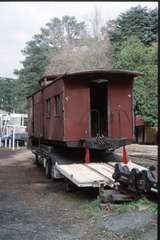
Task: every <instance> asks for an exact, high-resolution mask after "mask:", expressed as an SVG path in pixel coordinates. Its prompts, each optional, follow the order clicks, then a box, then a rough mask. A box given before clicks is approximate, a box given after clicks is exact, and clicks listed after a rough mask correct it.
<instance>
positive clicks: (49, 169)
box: [45, 159, 52, 179]
mask: <svg viewBox="0 0 160 240" xmlns="http://www.w3.org/2000/svg"><path fill="white" fill-rule="evenodd" d="M45 173H46V177H47V178H49V179H50V178H51V177H52V162H51V160H49V159H48V160H47V162H46V168H45Z"/></svg>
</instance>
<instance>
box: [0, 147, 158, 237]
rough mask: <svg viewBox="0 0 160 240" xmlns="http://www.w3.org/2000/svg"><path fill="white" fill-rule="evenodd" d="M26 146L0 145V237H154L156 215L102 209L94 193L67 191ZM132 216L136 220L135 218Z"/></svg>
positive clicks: (111, 208)
mask: <svg viewBox="0 0 160 240" xmlns="http://www.w3.org/2000/svg"><path fill="white" fill-rule="evenodd" d="M33 158H34V156H33V155H32V153H31V152H30V151H28V150H26V149H23V150H18V151H15V152H12V151H6V150H1V149H0V240H28V239H32V240H80V239H82V240H104V239H110V240H123V239H124V240H131V239H137V240H138V239H139V240H156V239H157V238H156V235H157V232H156V215H154V214H153V213H150V212H148V210H147V211H145V212H144V211H143V212H137V213H134V214H133V213H118V212H116V211H115V210H114V206H112V207H111V206H110V208H108V209H107V208H106V209H105V210H103V211H102V210H100V209H99V208H98V207H97V205H96V204H95V203H96V197H97V196H96V194H95V192H93V191H84V190H83V191H82V190H80V189H79V190H78V191H76V192H74V193H66V191H65V182H64V181H53V180H48V179H46V177H45V174H44V169H43V168H41V167H37V166H36V165H35V164H34V163H33ZM133 219H134V221H133Z"/></svg>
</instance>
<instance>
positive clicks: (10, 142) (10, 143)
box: [9, 138, 12, 148]
mask: <svg viewBox="0 0 160 240" xmlns="http://www.w3.org/2000/svg"><path fill="white" fill-rule="evenodd" d="M9 148H12V140H11V138H10V139H9Z"/></svg>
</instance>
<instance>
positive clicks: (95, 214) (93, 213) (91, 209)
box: [86, 199, 102, 226]
mask: <svg viewBox="0 0 160 240" xmlns="http://www.w3.org/2000/svg"><path fill="white" fill-rule="evenodd" d="M86 213H87V215H88V217H89V218H91V219H92V220H93V221H94V222H95V223H96V225H98V226H100V225H101V223H102V210H101V209H100V200H99V199H96V200H94V201H91V202H88V204H87V207H86Z"/></svg>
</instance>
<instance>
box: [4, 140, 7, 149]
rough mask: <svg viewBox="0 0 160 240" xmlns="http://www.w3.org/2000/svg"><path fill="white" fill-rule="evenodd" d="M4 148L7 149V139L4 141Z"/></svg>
mask: <svg viewBox="0 0 160 240" xmlns="http://www.w3.org/2000/svg"><path fill="white" fill-rule="evenodd" d="M4 147H5V148H7V138H5V140H4Z"/></svg>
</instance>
